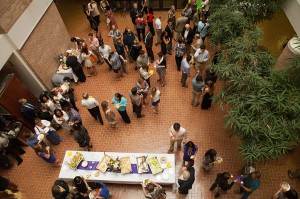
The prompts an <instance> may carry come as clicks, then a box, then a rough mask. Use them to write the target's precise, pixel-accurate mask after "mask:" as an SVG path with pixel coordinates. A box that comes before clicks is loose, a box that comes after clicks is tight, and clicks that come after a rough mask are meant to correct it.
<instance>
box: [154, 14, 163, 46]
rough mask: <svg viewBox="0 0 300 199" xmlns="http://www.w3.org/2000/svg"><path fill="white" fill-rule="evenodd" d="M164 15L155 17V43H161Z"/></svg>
mask: <svg viewBox="0 0 300 199" xmlns="http://www.w3.org/2000/svg"><path fill="white" fill-rule="evenodd" d="M161 20H162V16H161V15H160V16H159V17H158V18H156V19H155V30H156V42H155V45H156V46H157V45H158V44H160V43H161V33H162V26H161Z"/></svg>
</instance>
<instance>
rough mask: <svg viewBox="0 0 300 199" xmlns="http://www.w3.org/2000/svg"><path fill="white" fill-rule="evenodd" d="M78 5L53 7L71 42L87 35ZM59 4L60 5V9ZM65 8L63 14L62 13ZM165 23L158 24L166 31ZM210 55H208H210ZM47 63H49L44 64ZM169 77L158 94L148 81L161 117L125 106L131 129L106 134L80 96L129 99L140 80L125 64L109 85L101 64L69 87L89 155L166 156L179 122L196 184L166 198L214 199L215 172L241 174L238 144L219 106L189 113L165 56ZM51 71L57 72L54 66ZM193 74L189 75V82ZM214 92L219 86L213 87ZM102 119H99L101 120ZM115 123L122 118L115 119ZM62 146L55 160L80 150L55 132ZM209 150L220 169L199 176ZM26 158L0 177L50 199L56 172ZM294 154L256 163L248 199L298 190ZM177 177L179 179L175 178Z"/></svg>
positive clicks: (29, 194) (121, 189) (136, 189)
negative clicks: (284, 188) (194, 148)
mask: <svg viewBox="0 0 300 199" xmlns="http://www.w3.org/2000/svg"><path fill="white" fill-rule="evenodd" d="M82 2H83V1H82V0H81V1H79V2H78V1H71V0H68V1H67V0H65V1H57V4H58V5H59V10H60V12H61V14H62V17H63V19H64V21H65V23H66V26H67V28H68V30H69V33H70V35H71V36H80V37H85V38H87V34H88V32H89V31H90V28H89V24H88V21H87V19H86V17H85V16H84V15H83V13H82V10H81V6H80V5H81V3H82ZM62 4H64V5H62ZM66 7H68V10H66V9H65V8H66ZM160 14H162V15H163V16H164V17H165V19H166V17H167V16H166V12H155V16H156V17H157V16H158V15H160ZM116 18H117V21H118V22H119V23H118V25H119V27H120V29H121V30H122V31H123V30H124V28H125V27H131V28H132V24H131V20H130V18H129V15H128V14H125V15H124V16H121V14H116ZM101 21H102V23H101V31H102V33H103V35H107V32H108V26H106V24H105V20H104V16H103V15H101ZM165 24H166V20H164V21H163V25H164V26H165ZM104 41H105V43H108V44H109V45H111V46H113V45H112V41H111V39H108V38H106V37H105V39H104ZM159 50H160V47H154V52H155V53H157V52H158V51H159ZM210 52H212V50H211V49H210ZM49 59H50V58H49ZM167 60H168V74H167V85H166V86H165V87H163V88H161V87H160V86H159V85H158V84H157V82H156V80H157V78H158V76H157V75H154V76H153V77H152V85H153V86H157V87H158V88H159V89H160V90H161V94H162V95H161V103H160V110H161V113H160V114H154V113H152V111H151V110H150V107H149V106H147V107H146V108H144V110H143V112H144V114H145V115H146V117H145V118H143V119H137V118H136V116H135V115H134V114H133V113H132V108H131V106H130V105H129V107H128V113H129V116H130V118H131V120H132V123H131V124H130V125H127V126H125V125H124V123H123V122H122V121H120V125H119V128H117V129H111V128H110V127H109V125H108V123H107V122H105V125H104V126H101V125H99V123H98V122H95V121H94V120H93V118H92V117H91V116H90V115H89V114H88V112H87V110H85V109H83V108H81V107H80V104H79V103H80V100H81V94H82V93H83V92H84V91H87V92H88V93H90V94H91V95H92V96H94V97H95V98H96V99H97V100H99V101H102V100H107V99H111V98H112V97H113V95H114V94H115V93H116V92H120V93H121V94H124V95H125V97H126V98H127V99H128V98H129V96H128V92H129V90H130V89H131V88H132V87H133V86H134V85H135V82H136V80H137V78H138V77H139V74H138V73H137V71H135V70H134V65H133V64H128V65H127V68H128V70H129V75H126V74H125V77H124V78H123V79H122V80H121V81H116V80H115V79H114V76H115V75H114V73H113V72H109V71H108V67H107V66H106V65H105V64H104V65H101V66H98V67H97V69H98V75H97V76H96V77H89V78H88V79H87V82H85V83H81V84H79V85H74V88H75V93H76V97H77V98H78V99H79V101H78V102H77V104H78V107H80V108H79V109H80V114H81V116H82V117H83V123H84V125H85V126H86V128H87V129H88V130H89V133H90V135H91V140H92V143H93V146H94V147H93V150H94V151H114V152H145V153H148V152H152V153H166V152H167V150H168V146H169V136H168V128H169V127H170V126H171V125H172V124H173V123H174V122H179V123H180V124H181V125H182V126H183V127H185V128H186V129H187V130H188V132H189V134H188V139H189V140H193V141H194V142H195V143H196V144H197V145H198V146H199V155H198V156H197V160H196V162H195V169H196V181H195V183H194V186H193V189H192V190H190V192H189V194H188V195H187V196H182V195H180V194H178V193H177V191H176V186H174V187H172V186H169V187H166V189H167V198H168V199H175V198H188V199H196V198H197V199H210V198H213V193H211V192H210V191H209V187H210V185H211V183H212V182H213V181H214V179H215V176H216V174H217V173H219V172H224V171H228V172H231V173H232V174H234V175H238V174H240V169H241V168H242V165H243V161H242V159H241V157H240V156H239V154H238V153H237V147H238V146H239V139H238V138H236V137H233V138H230V137H229V130H227V129H225V128H224V125H223V117H224V114H225V113H224V112H223V111H221V110H220V108H219V107H218V105H216V104H213V106H212V108H211V109H209V110H207V111H203V110H201V109H200V107H197V108H195V107H192V106H191V105H190V100H191V97H192V96H191V86H190V84H191V83H190V82H191V78H189V79H188V85H189V88H187V89H186V88H182V87H181V84H180V77H181V73H180V72H177V71H176V67H175V60H174V56H169V55H168V56H167ZM53 67H56V66H53ZM194 74H195V71H194V70H192V75H191V76H192V77H193V76H194ZM217 87H218V89H217V90H219V89H220V87H221V83H218V84H217ZM102 115H103V114H102ZM118 119H119V120H120V119H121V118H120V117H119V115H118ZM58 133H59V134H60V135H61V136H62V137H63V138H64V141H63V142H62V143H61V144H60V145H58V146H54V147H53V148H54V149H55V151H57V156H58V157H59V158H63V155H64V153H65V150H67V149H69V150H81V149H80V148H79V147H78V145H77V144H76V143H75V141H74V139H73V137H72V136H71V135H69V134H68V133H66V132H64V131H63V130H60V131H59V132H58ZM209 148H214V149H216V150H217V152H218V154H219V155H220V156H221V157H222V158H223V159H224V162H223V163H222V164H220V165H216V166H215V168H214V169H213V170H212V171H210V172H208V173H204V172H203V171H202V169H201V167H200V163H201V159H202V156H203V154H204V152H205V151H206V150H207V149H209ZM26 152H27V153H26V154H25V155H24V156H23V158H24V162H23V164H22V165H21V166H19V167H17V166H14V167H13V169H11V170H10V171H1V175H4V176H6V177H8V178H10V179H11V180H12V181H14V182H16V183H17V184H18V185H19V187H20V189H21V192H22V195H23V197H22V198H26V199H40V198H43V199H50V198H52V197H51V192H50V188H51V186H52V184H53V182H54V181H55V180H56V179H57V177H58V174H59V170H60V169H59V168H53V167H51V166H49V165H48V164H46V163H45V162H44V161H42V160H41V159H40V158H39V157H37V156H36V155H35V154H34V152H33V150H31V149H30V148H28V147H27V148H26ZM176 163H177V165H176V170H177V173H178V171H179V170H180V168H181V166H180V165H181V157H180V153H179V152H176ZM299 163H300V158H299V149H297V150H295V151H293V152H291V153H290V154H289V155H288V156H287V157H284V158H282V159H280V160H278V161H270V162H267V163H259V164H258V169H259V170H260V171H261V173H262V178H261V187H260V188H259V189H258V190H257V191H255V193H253V194H252V195H251V196H250V198H251V199H267V198H270V196H271V195H272V194H274V193H275V192H276V191H277V189H278V187H279V184H280V183H281V182H282V181H286V182H288V183H290V184H291V186H292V187H294V188H296V189H297V190H300V183H299V181H297V180H290V179H289V178H288V177H287V169H289V168H295V167H299ZM177 176H178V175H177ZM108 188H109V189H110V191H111V192H112V193H113V197H112V198H114V199H135V198H139V199H141V198H143V192H142V189H141V187H140V185H116V184H108ZM237 188H238V186H237V185H234V187H233V189H232V190H230V191H229V192H228V194H227V195H224V196H221V197H220V198H228V199H234V198H239V197H240V195H238V194H235V193H234V190H235V189H237Z"/></svg>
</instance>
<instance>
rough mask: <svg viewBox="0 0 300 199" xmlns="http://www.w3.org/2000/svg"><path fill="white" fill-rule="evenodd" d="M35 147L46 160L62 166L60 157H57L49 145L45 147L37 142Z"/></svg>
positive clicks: (38, 153) (56, 165)
mask: <svg viewBox="0 0 300 199" xmlns="http://www.w3.org/2000/svg"><path fill="white" fill-rule="evenodd" d="M33 149H34V151H35V152H36V154H37V155H38V156H40V157H41V158H42V159H43V160H44V161H46V162H48V163H50V164H52V165H53V166H55V167H60V166H61V164H59V159H56V157H55V156H54V154H53V152H52V151H51V149H50V147H49V146H47V147H46V148H43V147H42V146H41V145H40V144H36V145H35V146H34V148H33Z"/></svg>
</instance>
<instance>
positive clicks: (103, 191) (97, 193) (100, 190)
mask: <svg viewBox="0 0 300 199" xmlns="http://www.w3.org/2000/svg"><path fill="white" fill-rule="evenodd" d="M89 185H90V187H91V189H93V191H92V192H91V193H90V198H91V199H96V198H104V199H108V198H109V196H110V195H111V193H110V192H109V190H108V188H107V187H106V185H105V184H104V183H103V182H96V183H94V184H93V185H92V183H91V184H89Z"/></svg>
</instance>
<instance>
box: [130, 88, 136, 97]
mask: <svg viewBox="0 0 300 199" xmlns="http://www.w3.org/2000/svg"><path fill="white" fill-rule="evenodd" d="M131 93H132V94H133V95H136V94H137V88H136V87H133V88H132V89H131Z"/></svg>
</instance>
